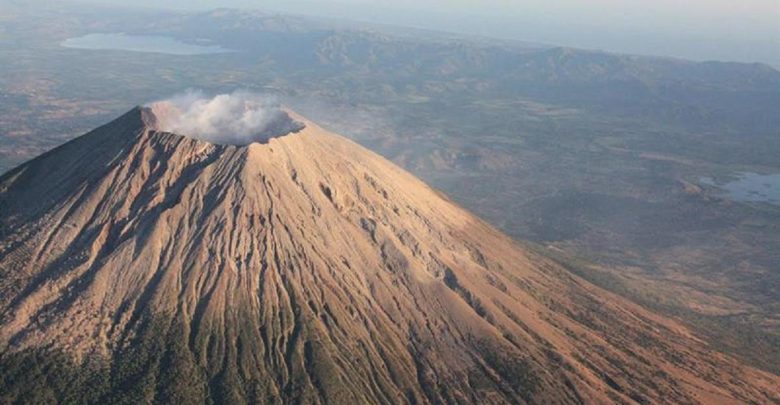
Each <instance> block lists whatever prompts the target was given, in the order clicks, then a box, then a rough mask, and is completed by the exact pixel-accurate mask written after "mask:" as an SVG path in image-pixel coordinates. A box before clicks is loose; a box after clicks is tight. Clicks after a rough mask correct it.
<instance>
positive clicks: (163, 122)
mask: <svg viewBox="0 0 780 405" xmlns="http://www.w3.org/2000/svg"><path fill="white" fill-rule="evenodd" d="M147 107H149V108H151V110H152V112H153V113H154V115H155V118H156V121H157V123H156V126H157V128H156V129H157V130H160V131H164V132H173V133H176V134H179V135H184V136H188V137H191V138H196V139H200V140H203V141H207V142H211V143H216V144H228V145H248V144H250V143H254V142H260V143H265V142H268V140H269V139H271V138H275V137H279V136H283V135H287V134H289V133H292V132H298V131H300V130H301V129H303V127H304V125H303V124H302V123H300V122H297V121H295V120H293V119H292V118H290V116H289V115H288V114H287V113H286V112H285V111H283V110H282V109H281V108H280V106H279V104H278V103H277V102H276V101H275V100H274V98H273V97H270V96H266V95H262V94H257V93H253V92H249V91H242V90H238V91H234V92H233V93H230V94H219V95H216V96H214V97H208V96H206V95H204V94H203V93H202V92H200V91H188V92H186V93H184V94H180V95H176V96H173V97H171V98H168V99H165V100H160V101H156V102H153V103H151V104H149V105H147Z"/></svg>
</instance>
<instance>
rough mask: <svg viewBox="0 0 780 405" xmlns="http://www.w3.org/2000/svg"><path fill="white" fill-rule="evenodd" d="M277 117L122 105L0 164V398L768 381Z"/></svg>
mask: <svg viewBox="0 0 780 405" xmlns="http://www.w3.org/2000/svg"><path fill="white" fill-rule="evenodd" d="M298 119H299V120H301V121H303V122H304V123H305V128H303V129H302V130H300V131H299V132H297V133H291V134H288V135H283V136H278V137H274V138H271V139H270V140H268V141H267V142H266V143H252V144H249V145H246V146H231V145H215V144H211V143H207V142H204V141H198V140H195V139H191V138H188V137H184V136H180V135H176V134H171V133H164V132H160V131H157V130H156V129H155V126H154V122H155V117H154V115H153V113H152V112H151V110H149V109H146V108H140V107H139V108H136V109H134V110H132V111H130V112H129V113H127V114H126V115H124V116H122V117H121V118H119V119H117V120H116V121H114V122H112V123H110V124H108V125H106V126H103V127H101V128H98V129H97V130H95V131H93V132H90V133H88V134H86V135H84V136H82V137H80V138H77V139H75V140H74V141H72V142H69V143H67V144H65V145H63V146H61V147H59V148H57V149H54V150H52V151H50V152H48V153H46V154H44V155H42V156H40V157H38V158H36V159H34V160H32V161H30V162H28V163H26V164H24V165H22V166H19V167H18V168H16V169H14V170H12V171H11V172H9V173H7V174H6V175H4V176H3V177H1V178H0V213H2V215H0V316H1V318H0V353H2V354H1V355H0V371H1V372H2V373H1V374H3V375H4V377H3V378H2V379H1V380H2V382H1V383H0V384H2V385H1V386H0V397H2V401H0V402H5V401H13V400H22V401H24V400H29V399H30V398H44V400H46V399H49V400H55V401H56V400H60V401H65V400H68V398H70V399H71V400H73V401H75V402H107V401H111V402H128V403H144V402H162V403H165V402H179V403H200V402H217V403H231V404H232V403H243V402H250V403H257V402H261V403H263V402H270V403H276V402H281V403H291V402H303V403H326V402H330V403H523V402H533V403H581V402H586V403H608V402H617V403H633V402H644V403H696V402H700V403H716V402H723V403H735V402H750V401H753V402H757V403H772V402H775V403H777V401H779V400H780V393H779V392H778V391H779V390H780V388H778V387H780V378H778V377H777V376H773V375H769V374H766V373H762V372H759V371H757V370H754V369H751V368H748V367H745V366H742V365H740V364H739V363H738V362H736V361H735V360H733V359H731V358H729V357H726V356H724V355H721V354H719V353H717V352H715V351H714V350H712V349H711V348H709V347H708V346H707V345H706V344H705V343H703V342H702V341H700V340H698V339H696V338H695V337H694V336H692V335H691V334H690V333H689V332H688V331H687V330H686V329H684V328H682V327H680V326H679V325H677V324H676V323H674V322H672V321H670V320H667V319H664V318H661V317H659V316H656V315H654V314H652V313H650V312H648V311H646V310H643V309H642V308H640V307H638V306H636V305H633V304H631V303H630V302H627V301H625V300H623V299H622V298H619V297H617V296H615V295H612V294H609V293H607V292H605V291H603V290H601V289H599V288H597V287H594V286H593V285H591V284H589V283H587V282H585V281H583V280H582V279H580V278H578V277H576V276H574V275H572V274H571V273H569V272H568V271H566V270H565V269H563V268H562V267H561V266H559V265H558V264H556V263H555V262H553V261H551V260H549V259H547V258H545V257H544V256H542V255H540V254H537V253H534V252H532V251H530V250H528V249H526V248H525V247H523V246H522V245H520V244H518V243H515V242H513V241H512V240H510V239H509V238H507V237H506V236H504V235H502V234H501V233H499V232H498V231H496V230H494V229H493V228H492V227H490V226H488V225H487V224H485V223H484V222H482V221H481V220H479V219H477V218H475V217H474V216H473V215H471V214H469V213H468V212H466V211H464V210H463V209H461V208H459V207H458V206H456V205H455V204H453V203H452V202H450V201H449V200H447V199H446V197H443V196H442V195H441V194H439V193H437V192H436V191H434V190H432V189H431V188H429V187H428V186H426V185H425V184H423V183H422V182H421V181H419V180H418V179H416V178H415V177H413V176H412V175H410V174H409V173H407V172H405V171H403V170H401V169H399V168H398V167H396V166H395V165H393V164H392V163H390V162H388V161H386V160H385V159H383V158H381V157H379V156H377V155H376V154H374V153H371V152H369V151H367V150H366V149H364V148H362V147H360V146H358V145H357V144H355V143H353V142H351V141H349V140H346V139H344V138H342V137H340V136H337V135H334V134H330V133H328V132H326V131H324V130H323V129H321V128H319V127H317V126H316V125H315V124H314V123H311V122H308V121H305V120H303V119H302V118H299V117H298Z"/></svg>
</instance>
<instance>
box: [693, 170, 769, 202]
mask: <svg viewBox="0 0 780 405" xmlns="http://www.w3.org/2000/svg"><path fill="white" fill-rule="evenodd" d="M701 182H702V183H704V184H707V185H710V186H716V187H719V188H721V189H723V190H724V191H726V192H727V193H728V197H729V198H731V199H732V200H735V201H744V202H767V203H770V204H777V205H780V173H776V174H758V173H739V174H738V178H737V179H736V180H733V181H729V182H727V183H724V184H717V183H715V182H714V181H713V180H712V178H709V177H702V179H701Z"/></svg>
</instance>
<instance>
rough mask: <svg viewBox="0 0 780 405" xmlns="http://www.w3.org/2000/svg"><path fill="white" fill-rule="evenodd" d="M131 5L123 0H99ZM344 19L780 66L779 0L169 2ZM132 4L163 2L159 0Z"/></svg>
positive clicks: (137, 0)
mask: <svg viewBox="0 0 780 405" xmlns="http://www.w3.org/2000/svg"><path fill="white" fill-rule="evenodd" d="M95 1H97V2H104V3H113V4H125V5H127V4H130V2H127V1H121V0H95ZM164 3H165V5H166V7H170V8H182V9H183V8H187V9H209V8H216V7H244V8H260V9H265V10H276V11H282V12H292V13H298V14H309V15H320V16H328V17H341V18H346V19H356V20H363V21H371V22H380V23H387V24H393V25H406V26H414V27H421V28H431V29H439V30H447V31H456V32H466V33H472V34H479V35H485V36H495V37H502V38H513V39H520V40H526V41H532V42H544V43H550V44H556V45H567V46H575V47H584V48H596V49H604V50H611V51H619V52H626V53H635V54H655V55H668V56H678V57H684V58H691V59H699V60H701V59H718V60H735V61H746V62H753V61H760V62H767V63H771V64H773V65H775V66H780V0H588V1H586V0H481V1H477V0H392V1H390V0H338V1H326V0H290V1H282V0H268V1H259V0H168V1H166V2H164ZM132 4H135V5H146V6H154V7H158V6H160V5H161V4H163V2H160V1H159V0H157V1H155V0H134V1H133V2H132Z"/></svg>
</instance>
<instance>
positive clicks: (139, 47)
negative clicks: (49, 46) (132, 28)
mask: <svg viewBox="0 0 780 405" xmlns="http://www.w3.org/2000/svg"><path fill="white" fill-rule="evenodd" d="M60 45H61V46H63V47H65V48H75V49H103V50H122V51H131V52H151V53H163V54H167V55H208V54H216V53H226V52H233V51H232V50H230V49H225V48H222V47H221V46H218V45H195V44H188V43H185V42H182V41H179V40H178V39H175V38H171V37H166V36H160V35H128V34H123V33H115V34H87V35H84V36H81V37H75V38H69V39H66V40H65V41H62V43H60Z"/></svg>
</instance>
